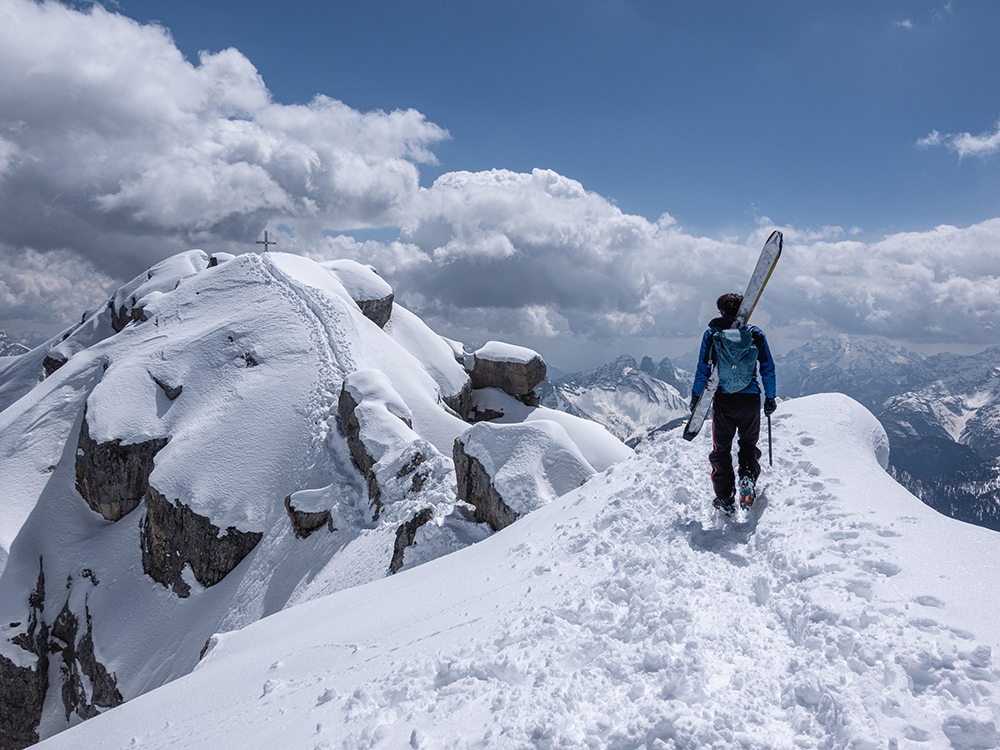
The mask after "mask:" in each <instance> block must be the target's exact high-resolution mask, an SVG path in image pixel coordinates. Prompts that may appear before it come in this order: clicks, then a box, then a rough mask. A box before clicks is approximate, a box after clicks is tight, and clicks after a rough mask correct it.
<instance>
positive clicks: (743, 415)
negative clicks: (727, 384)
mask: <svg viewBox="0 0 1000 750" xmlns="http://www.w3.org/2000/svg"><path fill="white" fill-rule="evenodd" d="M737 433H739V440H738V441H737V446H738V450H737V454H736V457H737V460H738V462H739V467H740V468H739V471H740V478H743V477H750V478H751V479H753V480H754V481H755V482H756V481H757V477H758V476H759V475H760V450H759V449H758V448H757V440H758V438H759V437H760V394H759V393H721V392H717V393H716V394H715V406H714V407H713V410H712V452H711V453H709V454H708V461H709V463H711V464H712V486H713V487H714V488H715V496H716V497H732V496H733V495H734V494H735V493H736V476H735V475H734V473H733V456H732V449H733V438H734V437H736V435H737Z"/></svg>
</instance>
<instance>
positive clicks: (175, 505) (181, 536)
mask: <svg viewBox="0 0 1000 750" xmlns="http://www.w3.org/2000/svg"><path fill="white" fill-rule="evenodd" d="M263 536H264V535H263V534H262V533H261V532H258V531H240V530H239V529H237V528H236V527H234V526H230V527H228V528H227V529H226V531H225V533H224V534H223V533H222V529H220V528H219V527H218V526H216V525H215V524H213V523H212V522H211V520H209V519H208V518H206V517H205V516H202V515H199V514H197V513H195V512H194V511H193V510H191V508H189V507H188V506H187V505H184V503H182V502H180V501H179V500H178V501H175V502H171V501H169V500H168V499H167V498H166V497H164V496H163V495H162V494H160V493H159V492H157V490H156V489H155V488H153V487H150V488H149V489H148V490H147V491H146V516H145V518H144V519H143V521H142V527H141V529H140V533H139V542H140V545H141V547H142V569H143V570H144V571H146V575H148V576H149V577H150V578H152V579H153V580H154V581H157V582H159V583H162V584H163V585H164V586H166V587H168V588H172V589H173V591H174V593H175V594H177V596H179V597H181V598H184V597H187V596H189V595H190V594H191V586H190V584H189V583H188V582H187V581H185V580H184V575H183V574H184V569H185V567H186V566H190V567H191V573H192V574H193V575H194V577H195V579H196V580H197V581H198V583H200V584H201V585H202V586H205V587H209V586H214V585H215V584H217V583H218V582H219V581H221V580H222V579H223V578H225V577H226V576H227V575H228V574H229V572H230V571H232V570H233V568H235V567H236V566H237V565H239V564H240V562H241V561H242V560H243V558H244V557H246V556H247V555H249V554H250V552H252V551H253V548H254V547H256V546H257V544H258V542H260V540H261V539H262V538H263Z"/></svg>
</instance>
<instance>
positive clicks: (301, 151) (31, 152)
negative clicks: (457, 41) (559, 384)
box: [0, 0, 1000, 344]
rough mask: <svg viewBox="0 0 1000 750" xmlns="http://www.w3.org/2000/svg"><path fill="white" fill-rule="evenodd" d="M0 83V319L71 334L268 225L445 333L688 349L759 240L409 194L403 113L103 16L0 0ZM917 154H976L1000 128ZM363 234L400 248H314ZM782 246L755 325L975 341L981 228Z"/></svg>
mask: <svg viewBox="0 0 1000 750" xmlns="http://www.w3.org/2000/svg"><path fill="white" fill-rule="evenodd" d="M0 70H3V71H4V78H3V82H2V84H0V215H2V216H3V217H4V222H3V223H2V224H0V243H3V244H2V245H0V272H2V274H3V275H2V277H0V278H2V279H3V282H2V285H0V320H2V319H12V318H27V319H34V320H38V321H39V322H40V323H41V322H47V323H51V324H55V323H66V322H70V321H72V320H75V319H77V318H78V316H79V314H80V313H81V312H82V311H83V310H84V309H86V308H88V307H92V306H93V305H95V304H100V303H101V302H102V300H101V297H102V296H103V295H104V294H106V292H107V291H108V288H109V287H110V286H111V284H112V277H119V278H122V277H124V278H130V277H131V276H133V275H134V274H136V273H138V272H140V271H141V269H142V268H143V267H144V266H146V265H149V264H151V263H153V262H156V261H158V260H160V259H161V258H163V257H164V256H166V255H168V254H170V253H171V252H175V251H177V250H182V249H188V248H189V247H192V246H202V247H205V248H206V249H212V250H230V251H237V252H238V251H240V250H243V249H247V248H248V247H249V248H252V247H253V244H252V243H253V240H255V239H257V237H258V236H259V235H258V232H259V231H260V230H261V229H263V227H264V226H265V225H266V226H268V227H269V228H270V229H272V230H275V229H277V227H278V226H279V225H282V226H287V227H288V232H287V233H285V232H283V233H281V234H280V236H279V242H280V243H281V244H280V245H279V248H278V249H281V250H290V251H293V252H302V253H305V254H310V255H313V256H315V257H321V258H332V257H352V258H355V259H357V260H360V261H363V262H367V263H372V264H373V265H374V266H375V267H376V268H378V270H379V272H380V273H382V274H383V275H384V276H385V277H386V278H387V279H388V280H389V281H390V282H391V283H393V285H394V286H395V288H396V290H397V294H398V296H399V298H400V300H401V301H402V302H403V303H404V304H407V305H408V306H410V307H411V308H413V309H414V310H415V311H416V312H418V313H420V314H422V315H425V316H427V318H428V319H429V320H430V322H432V323H433V324H435V325H437V326H439V327H440V328H442V329H458V328H461V329H462V330H467V331H473V332H475V331H479V332H481V333H482V338H484V339H485V338H490V337H492V336H494V335H501V334H502V335H508V336H510V337H512V338H515V337H517V336H524V337H536V338H537V337H546V336H547V337H564V338H570V339H575V340H590V341H593V340H597V339H604V340H609V339H612V340H613V339H617V338H621V337H629V336H643V337H663V338H671V337H691V336H697V335H698V334H699V333H700V330H701V328H702V326H703V325H704V324H705V322H706V321H707V319H708V318H709V317H710V316H711V315H712V314H713V313H714V310H713V301H714V300H715V298H716V297H717V296H718V295H719V294H721V293H723V292H726V291H733V290H736V291H739V290H741V287H742V285H743V284H745V281H746V278H747V276H748V275H749V273H750V270H751V268H752V266H753V263H754V261H755V259H756V256H757V253H758V251H759V249H760V247H761V245H762V243H763V241H764V239H765V238H766V236H767V234H768V233H769V232H770V230H771V229H772V228H773V227H772V225H771V222H770V220H765V221H764V222H763V223H762V224H761V225H760V226H759V227H757V228H756V229H755V230H754V231H753V232H752V233H751V234H750V236H747V237H737V238H728V239H712V238H706V237H697V236H693V235H691V234H689V233H687V232H686V231H685V230H684V229H683V228H682V227H680V226H679V225H678V224H677V222H676V221H675V220H674V219H673V218H672V217H671V216H670V215H669V214H663V215H662V216H661V217H660V218H659V219H658V220H657V221H656V222H651V221H649V220H647V219H645V218H643V217H640V216H632V215H629V214H626V213H623V212H622V211H621V210H620V209H619V208H618V207H616V206H615V205H614V204H613V203H611V202H610V201H609V200H607V199H605V198H604V197H602V196H600V195H598V194H596V193H593V192H590V191H587V190H586V189H585V188H584V186H583V185H581V184H580V183H579V182H577V181H575V180H572V179H570V178H568V177H565V176H562V175H560V174H557V173H555V172H552V171H548V170H535V171H533V172H532V173H530V174H525V173H518V172H511V171H507V170H502V169H498V170H493V171H488V172H478V173H471V172H452V173H449V174H445V175H443V176H441V177H440V178H438V180H437V181H436V182H435V183H434V184H433V185H432V186H431V187H430V188H424V189H421V188H419V187H418V180H417V177H418V172H417V166H418V165H419V164H422V163H428V162H433V159H434V156H433V153H432V151H431V149H432V148H433V147H434V145H435V144H437V143H438V142H440V140H441V139H442V138H445V137H447V133H446V131H444V130H443V129H441V128H440V127H438V126H437V125H434V124H433V123H429V122H427V120H426V118H424V116H423V115H421V114H420V113H419V112H415V111H412V110H411V111H402V112H391V113H386V112H380V111H376V112H369V113H362V112H358V111H357V110H354V109H352V108H351V107H349V106H347V105H346V104H344V103H342V102H340V101H337V100H335V99H331V98H328V97H324V96H317V97H316V98H315V99H313V101H311V102H310V103H308V104H302V105H291V106H289V105H281V104H277V103H275V102H273V101H272V100H271V97H270V94H269V93H268V91H267V88H266V86H265V84H264V82H263V81H262V80H261V78H260V76H259V75H258V73H257V71H256V70H255V69H254V67H253V65H252V64H251V63H250V62H249V61H248V60H247V59H246V58H245V57H244V56H243V55H241V54H240V53H239V52H237V51H236V50H224V51H222V52H219V53H215V54H207V53H206V54H203V55H202V56H201V57H200V59H199V61H198V63H197V64H191V63H189V62H187V61H186V60H184V58H183V56H182V55H181V54H180V52H179V51H178V50H177V48H176V46H175V45H174V44H173V42H172V40H171V39H170V37H169V35H168V34H167V32H166V31H164V30H163V29H161V28H158V27H155V26H142V25H140V24H138V23H135V22H134V21H131V20H129V19H126V18H124V17H122V16H119V15H115V14H113V13H109V12H107V11H105V10H103V9H102V8H100V7H99V6H95V7H93V8H92V9H90V10H88V11H86V12H80V11H76V10H72V9H69V8H67V7H65V6H63V5H60V4H58V3H54V2H43V3H35V2H33V1H31V0H0ZM922 144H923V145H924V146H928V147H929V146H937V145H945V146H946V147H948V148H951V149H953V150H956V151H957V152H958V153H960V155H963V156H964V155H973V154H975V155H980V156H982V155H986V154H987V153H991V152H992V151H994V150H997V149H998V148H1000V126H998V132H997V133H994V134H990V135H986V136H978V137H973V136H970V135H968V134H964V135H962V136H953V135H942V134H940V133H937V132H934V133H931V134H930V135H929V136H927V138H925V139H922ZM380 226H399V227H401V234H400V237H399V240H398V241H396V242H376V241H368V242H359V241H356V240H354V239H352V238H350V237H344V236H337V237H330V236H325V235H324V234H323V232H324V230H328V229H350V228H359V227H380ZM782 229H783V231H784V232H785V235H786V241H787V245H786V247H787V249H786V254H785V258H784V259H783V260H782V262H781V265H780V267H779V269H778V271H777V273H776V275H775V277H774V278H773V280H772V287H771V288H770V289H769V291H768V295H767V298H766V300H765V301H764V302H763V303H762V306H761V308H759V313H758V314H759V315H760V316H761V318H760V320H768V317H769V318H770V320H769V323H770V324H771V325H772V326H775V327H784V328H787V329H789V330H797V331H810V332H813V333H820V332H824V331H849V332H857V333H882V334H885V335H888V336H891V337H893V338H897V339H902V340H914V341H917V340H921V341H922V340H927V339H929V338H933V339H934V340H937V341H960V342H965V343H982V344H992V343H995V341H996V331H995V330H994V329H992V326H993V321H995V320H997V319H998V318H1000V259H998V254H997V253H996V252H995V248H996V247H997V246H998V245H1000V219H997V220H993V221H988V222H984V223H982V224H978V225H975V226H972V227H968V228H964V229H963V228H955V227H939V228H937V229H934V230H932V231H930V232H923V233H906V234H898V235H893V236H891V237H887V238H885V239H884V240H881V241H879V242H874V243H865V242H861V241H858V240H857V237H858V234H859V233H858V231H857V230H856V228H853V227H852V228H851V229H849V230H847V231H845V230H844V229H843V228H842V227H839V226H827V227H820V228H818V229H810V228H801V227H782ZM276 236H277V235H276ZM66 248H74V250H76V251H77V252H72V251H70V250H68V249H66ZM0 328H2V325H0Z"/></svg>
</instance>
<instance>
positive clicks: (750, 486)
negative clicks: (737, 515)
mask: <svg viewBox="0 0 1000 750" xmlns="http://www.w3.org/2000/svg"><path fill="white" fill-rule="evenodd" d="M756 498H757V488H756V487H755V485H754V481H753V479H752V478H751V477H740V507H741V508H743V509H745V510H747V509H749V508H751V507H752V506H753V501H754V500H755V499H756Z"/></svg>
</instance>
